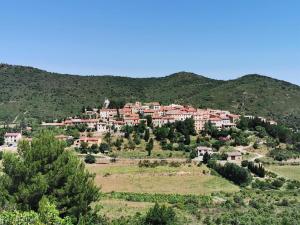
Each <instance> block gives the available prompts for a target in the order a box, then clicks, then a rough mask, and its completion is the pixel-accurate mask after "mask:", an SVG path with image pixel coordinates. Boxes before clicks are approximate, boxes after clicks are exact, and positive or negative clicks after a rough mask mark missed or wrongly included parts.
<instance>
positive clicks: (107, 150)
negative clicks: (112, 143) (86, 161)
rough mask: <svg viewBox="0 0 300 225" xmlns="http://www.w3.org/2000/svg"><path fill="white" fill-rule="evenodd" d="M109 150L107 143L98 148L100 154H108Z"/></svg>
mask: <svg viewBox="0 0 300 225" xmlns="http://www.w3.org/2000/svg"><path fill="white" fill-rule="evenodd" d="M109 150H110V147H109V145H108V144H107V143H101V144H100V146H99V151H100V152H101V153H106V152H109Z"/></svg>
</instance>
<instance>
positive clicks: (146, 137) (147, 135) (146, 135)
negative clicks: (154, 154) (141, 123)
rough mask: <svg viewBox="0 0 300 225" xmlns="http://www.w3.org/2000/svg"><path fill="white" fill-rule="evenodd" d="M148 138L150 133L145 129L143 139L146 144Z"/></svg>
mask: <svg viewBox="0 0 300 225" xmlns="http://www.w3.org/2000/svg"><path fill="white" fill-rule="evenodd" d="M149 138H150V131H149V129H146V131H145V136H144V139H145V141H146V142H148V141H149Z"/></svg>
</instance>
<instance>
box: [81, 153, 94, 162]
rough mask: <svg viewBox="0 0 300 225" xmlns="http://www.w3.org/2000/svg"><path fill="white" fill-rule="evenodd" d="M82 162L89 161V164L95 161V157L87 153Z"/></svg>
mask: <svg viewBox="0 0 300 225" xmlns="http://www.w3.org/2000/svg"><path fill="white" fill-rule="evenodd" d="M84 162H85V163H89V164H93V163H95V162H96V158H95V156H93V155H91V154H87V155H86V156H85V158H84Z"/></svg>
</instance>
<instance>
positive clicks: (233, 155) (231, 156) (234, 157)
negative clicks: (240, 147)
mask: <svg viewBox="0 0 300 225" xmlns="http://www.w3.org/2000/svg"><path fill="white" fill-rule="evenodd" d="M227 161H228V162H236V161H242V153H240V152H239V151H236V152H228V153H227Z"/></svg>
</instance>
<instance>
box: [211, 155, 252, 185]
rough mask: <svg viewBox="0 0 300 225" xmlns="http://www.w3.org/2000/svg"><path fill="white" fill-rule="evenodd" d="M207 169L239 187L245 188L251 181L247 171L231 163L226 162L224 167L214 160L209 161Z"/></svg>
mask: <svg viewBox="0 0 300 225" xmlns="http://www.w3.org/2000/svg"><path fill="white" fill-rule="evenodd" d="M208 167H210V168H212V169H214V170H216V171H217V172H218V173H219V174H220V175H221V176H223V177H225V178H226V179H228V180H231V181H233V182H234V183H236V184H238V185H241V186H247V185H248V184H249V183H250V182H251V180H252V176H251V174H250V173H249V172H248V170H247V169H245V168H243V167H240V166H238V165H236V164H233V163H228V162H227V163H226V164H225V165H224V166H222V165H220V164H218V163H217V162H216V161H214V160H209V161H208Z"/></svg>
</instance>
